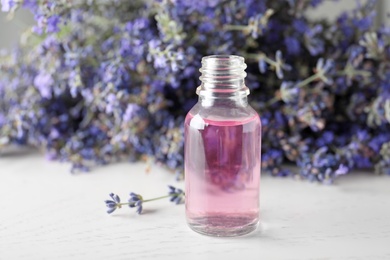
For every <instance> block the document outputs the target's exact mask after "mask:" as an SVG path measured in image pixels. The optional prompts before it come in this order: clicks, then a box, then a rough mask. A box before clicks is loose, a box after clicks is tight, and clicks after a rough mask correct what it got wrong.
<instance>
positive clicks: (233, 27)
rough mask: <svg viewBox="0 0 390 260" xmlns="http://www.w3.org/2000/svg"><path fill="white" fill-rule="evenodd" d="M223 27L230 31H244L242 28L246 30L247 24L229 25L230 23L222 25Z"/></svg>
mask: <svg viewBox="0 0 390 260" xmlns="http://www.w3.org/2000/svg"><path fill="white" fill-rule="evenodd" d="M224 29H225V30H230V31H244V30H248V26H247V25H230V24H227V25H225V26H224Z"/></svg>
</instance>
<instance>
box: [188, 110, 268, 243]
mask: <svg viewBox="0 0 390 260" xmlns="http://www.w3.org/2000/svg"><path fill="white" fill-rule="evenodd" d="M185 129H186V133H185V180H186V214H187V221H188V223H189V225H190V227H191V228H192V229H194V230H195V231H197V232H200V233H204V234H208V235H216V236H235V235H240V234H246V233H249V232H250V231H252V230H254V229H256V227H257V224H258V221H259V184H260V150H261V147H260V146H261V145H260V142H261V127H260V120H259V117H258V116H257V115H253V116H251V117H250V118H243V119H240V120H235V121H217V120H208V119H202V118H201V117H200V116H199V115H197V116H195V117H194V116H193V115H192V114H188V115H187V117H186V120H185Z"/></svg>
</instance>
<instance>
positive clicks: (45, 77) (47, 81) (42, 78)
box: [34, 72, 54, 98]
mask: <svg viewBox="0 0 390 260" xmlns="http://www.w3.org/2000/svg"><path fill="white" fill-rule="evenodd" d="M53 84H54V80H53V78H52V76H51V75H50V74H49V73H46V72H41V73H39V74H38V75H37V76H36V77H35V79H34V85H35V87H36V88H37V89H38V90H39V92H40V94H41V96H42V97H43V98H51V97H52V90H51V88H52V86H53Z"/></svg>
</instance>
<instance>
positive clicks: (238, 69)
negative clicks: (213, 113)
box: [196, 55, 249, 106]
mask: <svg viewBox="0 0 390 260" xmlns="http://www.w3.org/2000/svg"><path fill="white" fill-rule="evenodd" d="M246 67H247V66H246V64H245V62H244V58H242V57H239V56H234V55H213V56H207V57H204V58H203V59H202V68H201V69H200V72H201V73H202V75H201V76H200V80H201V82H202V83H201V85H200V86H199V87H198V88H197V90H196V93H197V94H198V95H199V100H200V101H201V103H202V105H206V106H210V105H215V104H220V105H223V104H227V105H229V106H231V105H233V104H236V105H247V103H248V101H247V95H248V94H249V89H248V88H247V87H246V86H245V82H244V79H245V77H246V73H245V69H246Z"/></svg>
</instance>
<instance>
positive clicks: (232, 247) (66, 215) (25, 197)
mask: <svg viewBox="0 0 390 260" xmlns="http://www.w3.org/2000/svg"><path fill="white" fill-rule="evenodd" d="M168 184H173V185H176V186H177V187H181V188H183V186H184V183H183V182H179V183H178V182H176V181H175V177H174V175H173V174H171V173H169V172H167V171H165V170H164V169H162V168H160V167H159V166H152V168H151V170H150V172H149V173H146V165H145V164H143V163H136V164H129V163H120V164H115V165H110V166H105V167H101V168H97V169H95V170H93V171H92V172H90V173H85V174H74V175H72V174H70V173H69V165H68V164H61V163H56V162H48V161H45V159H44V157H43V156H42V155H39V154H36V153H20V152H9V153H5V154H3V156H2V157H0V209H1V211H0V259H1V260H9V259H39V260H42V259H58V260H59V259H178V258H182V257H184V258H185V259H240V258H241V259H297V260H298V259H299V260H303V259H318V260H319V259H321V260H324V259H362V260H363V259H364V260H366V259H370V260H373V259H381V260H382V259H390V246H389V243H390V196H389V195H390V189H389V188H390V177H389V176H376V175H373V174H371V173H368V172H367V173H353V174H351V175H349V176H343V177H340V178H339V179H338V180H337V182H336V184H335V185H332V186H325V185H320V184H314V183H308V182H304V181H298V180H294V179H292V178H290V179H281V178H273V177H269V176H263V177H262V184H261V219H262V220H261V225H260V227H259V229H258V230H257V231H256V232H254V233H252V234H250V235H247V236H244V237H239V238H214V237H207V236H202V235H199V234H197V233H195V232H193V231H191V230H190V229H189V228H188V227H187V225H186V221H185V213H184V206H183V205H179V206H176V205H174V204H172V203H170V202H169V201H168V200H162V201H156V202H150V203H148V204H145V205H144V214H142V215H137V214H136V213H135V211H134V209H130V208H127V207H125V208H122V209H120V210H119V211H117V212H114V213H113V214H112V215H107V214H106V212H105V211H106V208H105V205H104V202H103V201H104V200H106V199H107V198H108V194H109V193H110V192H115V193H118V194H120V195H122V198H123V199H127V196H128V193H129V192H130V191H134V192H137V193H140V194H142V195H143V196H144V198H149V197H150V198H151V197H154V196H161V195H162V194H166V192H167V185H168Z"/></svg>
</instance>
